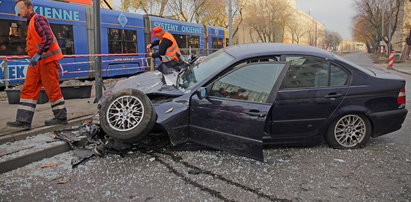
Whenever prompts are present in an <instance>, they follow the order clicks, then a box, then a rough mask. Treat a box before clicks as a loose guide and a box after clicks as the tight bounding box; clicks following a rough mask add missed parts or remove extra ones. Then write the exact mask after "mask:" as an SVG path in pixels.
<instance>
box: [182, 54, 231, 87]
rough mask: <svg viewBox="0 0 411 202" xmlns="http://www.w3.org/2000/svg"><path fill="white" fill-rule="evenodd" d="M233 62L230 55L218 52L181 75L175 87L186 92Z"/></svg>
mask: <svg viewBox="0 0 411 202" xmlns="http://www.w3.org/2000/svg"><path fill="white" fill-rule="evenodd" d="M233 60H234V58H233V57H232V56H231V55H229V54H227V53H226V52H224V50H219V51H217V52H215V53H213V54H211V55H209V56H208V57H206V58H205V59H204V60H203V61H201V62H200V63H198V64H195V65H194V66H193V67H190V68H188V69H187V70H186V71H184V72H183V73H181V74H180V75H179V76H178V78H177V86H178V87H179V89H180V90H182V91H184V92H186V91H187V90H190V89H191V88H192V87H194V86H195V85H196V84H198V83H200V82H202V81H203V80H204V79H206V78H208V77H210V76H211V75H212V74H214V73H216V72H218V71H220V70H221V68H224V67H225V65H227V64H228V63H230V62H231V61H233Z"/></svg>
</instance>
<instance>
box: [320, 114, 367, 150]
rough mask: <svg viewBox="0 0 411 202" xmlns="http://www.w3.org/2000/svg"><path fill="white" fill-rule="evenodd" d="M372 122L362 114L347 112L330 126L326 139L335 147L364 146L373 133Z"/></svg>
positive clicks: (352, 147)
mask: <svg viewBox="0 0 411 202" xmlns="http://www.w3.org/2000/svg"><path fill="white" fill-rule="evenodd" d="M371 130H372V127H371V122H370V121H369V120H368V118H367V117H365V116H364V115H362V114H354V113H353V114H346V115H343V116H341V117H339V118H337V119H336V120H335V121H334V122H333V123H332V124H331V125H330V127H329V128H328V131H327V134H326V135H325V141H326V142H327V144H328V145H329V146H330V147H333V148H335V149H355V148H362V147H364V146H365V145H366V144H367V142H368V140H369V139H370V136H371V133H372V131H371Z"/></svg>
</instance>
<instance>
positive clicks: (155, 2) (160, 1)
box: [121, 0, 169, 17]
mask: <svg viewBox="0 0 411 202" xmlns="http://www.w3.org/2000/svg"><path fill="white" fill-rule="evenodd" d="M168 1H169V0H121V10H123V11H126V12H128V11H130V9H134V11H138V10H142V11H144V13H145V14H152V15H157V16H160V17H162V16H164V13H165V9H166V6H167V3H168Z"/></svg>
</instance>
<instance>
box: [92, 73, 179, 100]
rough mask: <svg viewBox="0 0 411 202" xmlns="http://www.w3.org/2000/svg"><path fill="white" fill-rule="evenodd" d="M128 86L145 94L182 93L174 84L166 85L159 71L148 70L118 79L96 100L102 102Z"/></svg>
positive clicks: (171, 95)
mask: <svg viewBox="0 0 411 202" xmlns="http://www.w3.org/2000/svg"><path fill="white" fill-rule="evenodd" d="M129 88H132V89H137V90H139V91H142V92H143V93H144V94H146V95H165V96H170V97H177V96H181V95H183V94H184V93H183V92H182V91H180V90H178V89H177V87H175V86H174V85H166V84H165V80H164V76H163V74H162V73H161V72H159V71H150V72H144V73H141V74H138V75H135V76H132V77H129V78H127V79H124V80H120V81H118V82H117V83H116V84H115V85H114V86H113V87H111V88H110V89H107V90H106V91H104V93H103V97H102V98H101V99H100V100H99V101H98V104H101V103H103V102H104V101H105V100H106V99H107V98H108V97H110V96H111V95H112V94H113V93H116V92H118V91H121V90H124V89H129Z"/></svg>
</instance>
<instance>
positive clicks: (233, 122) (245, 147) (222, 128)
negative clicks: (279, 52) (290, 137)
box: [189, 62, 288, 161]
mask: <svg viewBox="0 0 411 202" xmlns="http://www.w3.org/2000/svg"><path fill="white" fill-rule="evenodd" d="M287 68H288V64H287V63H284V62H254V63H245V64H242V65H238V66H235V67H231V68H230V70H229V71H228V73H225V74H223V75H221V76H220V77H218V78H217V79H215V80H213V81H212V82H211V84H209V85H207V89H208V92H207V97H206V98H204V99H200V98H199V97H198V95H197V94H194V95H193V96H192V98H191V106H190V133H189V136H190V140H191V141H193V142H195V143H198V144H201V145H205V146H208V147H211V148H215V149H219V150H223V151H227V152H231V153H234V154H238V155H242V156H246V157H250V158H253V159H256V160H260V161H262V160H263V150H262V149H263V141H262V138H263V136H264V134H265V133H266V132H267V130H266V127H265V126H266V118H267V115H268V114H269V111H270V109H271V107H272V105H273V102H274V100H275V97H276V93H277V90H278V88H279V86H280V84H281V81H282V79H283V77H284V75H285V73H286V70H287Z"/></svg>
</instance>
